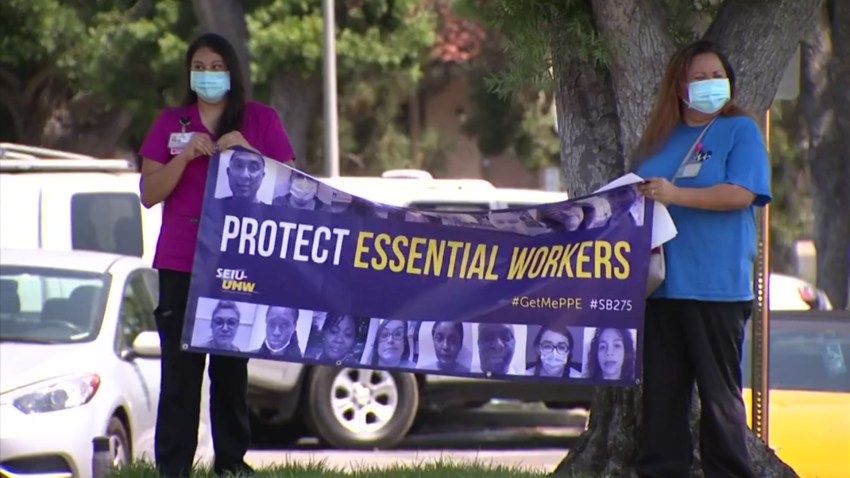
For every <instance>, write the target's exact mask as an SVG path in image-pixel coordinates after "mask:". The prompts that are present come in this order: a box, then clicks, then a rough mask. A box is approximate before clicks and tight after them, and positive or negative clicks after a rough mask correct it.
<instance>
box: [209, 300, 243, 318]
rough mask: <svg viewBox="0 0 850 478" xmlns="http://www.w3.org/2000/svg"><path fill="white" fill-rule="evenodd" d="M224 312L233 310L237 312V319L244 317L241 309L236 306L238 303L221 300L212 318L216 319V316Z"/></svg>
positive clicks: (214, 309) (211, 315)
mask: <svg viewBox="0 0 850 478" xmlns="http://www.w3.org/2000/svg"><path fill="white" fill-rule="evenodd" d="M222 310H232V311H234V312H236V317H240V318H241V317H242V312H241V311H240V310H239V307H238V306H237V305H236V302H233V301H232V300H220V301H218V303H217V304H216V305H215V308H213V311H212V314H210V318H212V319H214V318H215V317H216V315H217V314H218V313H219V312H220V311H222Z"/></svg>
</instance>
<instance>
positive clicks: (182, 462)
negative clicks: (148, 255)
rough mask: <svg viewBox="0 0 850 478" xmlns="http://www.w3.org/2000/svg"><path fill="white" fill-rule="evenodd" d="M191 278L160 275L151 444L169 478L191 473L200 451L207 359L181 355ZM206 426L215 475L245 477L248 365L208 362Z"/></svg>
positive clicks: (248, 435)
mask: <svg viewBox="0 0 850 478" xmlns="http://www.w3.org/2000/svg"><path fill="white" fill-rule="evenodd" d="M189 278H190V275H189V274H188V273H185V272H176V271H169V270H161V271H159V307H157V309H156V312H155V316H156V325H157V328H158V329H159V338H160V341H161V348H162V378H161V383H160V395H159V407H158V410H157V421H156V441H155V444H154V449H155V455H156V464H157V468H158V469H159V471H160V473H161V474H162V475H164V476H167V477H184V476H188V475H189V473H191V469H192V464H193V460H194V456H195V451H196V449H197V446H198V422H199V419H200V411H201V385H202V383H203V378H204V366H205V365H206V355H205V354H201V353H196V352H187V351H182V350H181V349H180V344H181V335H182V332H183V320H184V317H185V315H186V302H187V300H188V297H189ZM209 376H210V420H211V422H212V424H211V425H212V438H213V446H214V448H215V463H214V470H215V472H216V473H219V474H220V473H224V472H226V471H230V472H232V473H238V472H245V471H248V468H247V466H246V465H245V463H244V461H243V458H244V456H245V453H246V452H247V451H248V446H249V444H250V441H251V431H250V428H249V422H248V403H247V398H246V396H247V389H248V359H243V358H236V357H225V356H220V355H211V356H210V366H209Z"/></svg>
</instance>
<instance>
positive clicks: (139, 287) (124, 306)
mask: <svg viewBox="0 0 850 478" xmlns="http://www.w3.org/2000/svg"><path fill="white" fill-rule="evenodd" d="M152 275H153V276H154V277H155V274H154V272H153V271H151V270H149V269H138V270H136V271H134V272H132V273H131V274H130V275H129V276H128V278H127V282H126V284H125V286H124V293H123V296H122V301H121V312H120V317H119V325H118V331H117V334H116V344H115V345H116V352H117V353H118V355H119V356H120V357H122V358H123V367H122V368H123V369H124V370H123V373H122V374H121V375H122V380H123V383H122V390H123V391H124V392H125V393H124V398H125V400H126V402H127V403H128V406H129V408H130V422H131V423H130V425H131V428H132V434H133V438H132V440H133V454H134V456H135V457H137V458H140V457H142V456H146V457H147V458H150V459H153V456H154V455H153V444H154V435H155V427H156V414H157V402H158V400H159V377H160V360H159V358H146V357H138V356H136V355H135V354H133V353H132V346H133V341H134V340H135V339H136V337H137V336H138V335H139V334H140V333H142V332H156V322H155V321H154V316H153V311H154V297H153V294H151V292H150V289H149V287H148V284H149V281H150V280H151V279H150V277H151V276H152Z"/></svg>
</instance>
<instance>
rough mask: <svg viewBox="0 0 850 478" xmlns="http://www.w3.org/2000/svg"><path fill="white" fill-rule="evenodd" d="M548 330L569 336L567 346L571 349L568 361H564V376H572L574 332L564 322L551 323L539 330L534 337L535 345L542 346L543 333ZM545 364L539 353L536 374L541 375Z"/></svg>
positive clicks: (535, 366)
mask: <svg viewBox="0 0 850 478" xmlns="http://www.w3.org/2000/svg"><path fill="white" fill-rule="evenodd" d="M547 331H550V332H555V333H556V334H561V335H563V336H564V337H566V338H567V346H569V348H570V351H569V353H568V354H567V361H566V362H564V373H563V376H564V377H569V376H570V364H571V363H572V358H573V348H574V346H575V339H574V338H573V333H572V332H570V329H569V328H567V325H566V324H564V323H556V324H549V325H544V326H543V327H540V330H539V331H538V332H537V335H536V336H535V337H534V346H535V347H539V346H540V340H541V339H542V338H543V334H544V333H546V332H547ZM542 366H543V364H542V361H541V360H540V356H539V354H538V358H537V363H536V364H535V365H534V375H540V368H541V367H542Z"/></svg>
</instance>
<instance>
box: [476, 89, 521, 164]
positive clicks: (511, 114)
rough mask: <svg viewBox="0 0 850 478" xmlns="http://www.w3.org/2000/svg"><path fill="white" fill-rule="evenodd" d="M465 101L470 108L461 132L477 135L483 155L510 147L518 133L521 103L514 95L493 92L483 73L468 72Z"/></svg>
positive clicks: (498, 152)
mask: <svg viewBox="0 0 850 478" xmlns="http://www.w3.org/2000/svg"><path fill="white" fill-rule="evenodd" d="M470 76H471V78H470V81H469V85H468V88H469V102H470V105H471V106H472V108H471V109H470V111H469V116H468V118H467V119H466V121H465V122H464V125H463V131H464V133H466V134H469V135H473V136H476V137H477V138H478V149H479V150H480V151H481V154H483V155H484V156H495V155H497V154H500V153H501V152H502V151H505V150H506V149H508V148H510V147H512V146H513V144H514V142H515V141H516V139H517V137H518V136H520V134H521V132H522V119H523V109H524V108H523V105H522V104H520V102H519V101H517V98H516V97H517V95H515V94H512V95H502V94H498V93H496V92H495V91H493V90H492V89H491V88H490V87H489V85H488V82H487V81H486V80H487V78H486V77H485V76H484V74H483V73H479V74H472V75H470Z"/></svg>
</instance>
